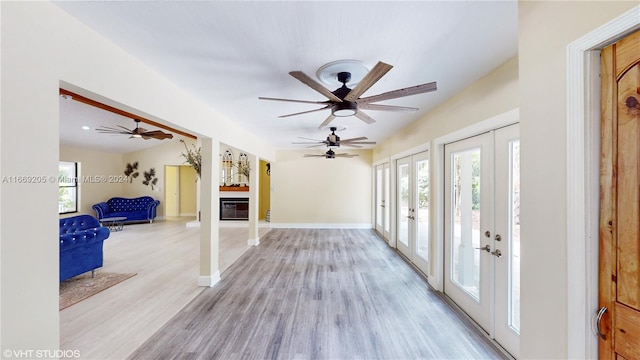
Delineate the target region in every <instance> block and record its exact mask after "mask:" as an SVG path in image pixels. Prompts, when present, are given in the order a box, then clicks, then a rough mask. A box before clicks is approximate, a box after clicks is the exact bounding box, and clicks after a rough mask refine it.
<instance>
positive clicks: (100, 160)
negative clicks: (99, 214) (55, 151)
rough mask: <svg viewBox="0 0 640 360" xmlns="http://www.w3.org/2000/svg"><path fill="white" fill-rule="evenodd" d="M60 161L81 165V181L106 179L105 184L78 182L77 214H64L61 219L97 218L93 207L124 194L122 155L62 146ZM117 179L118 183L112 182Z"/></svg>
mask: <svg viewBox="0 0 640 360" xmlns="http://www.w3.org/2000/svg"><path fill="white" fill-rule="evenodd" d="M60 161H72V162H79V163H80V174H79V175H80V179H82V178H83V177H87V176H90V177H91V178H92V179H94V178H96V177H99V176H100V177H102V178H105V179H106V181H105V182H83V181H81V180H80V181H78V190H79V194H80V203H79V206H78V212H77V213H71V214H64V215H61V216H60V217H69V216H75V215H79V214H89V215H92V216H96V213H95V212H94V211H93V209H92V208H91V206H92V205H93V204H97V203H99V202H102V201H105V200H108V199H109V198H111V197H113V196H120V195H121V194H122V185H123V184H122V183H120V182H119V179H120V175H122V154H117V153H109V152H104V151H97V150H92V149H85V148H74V147H67V146H60ZM110 179H115V180H117V181H110Z"/></svg>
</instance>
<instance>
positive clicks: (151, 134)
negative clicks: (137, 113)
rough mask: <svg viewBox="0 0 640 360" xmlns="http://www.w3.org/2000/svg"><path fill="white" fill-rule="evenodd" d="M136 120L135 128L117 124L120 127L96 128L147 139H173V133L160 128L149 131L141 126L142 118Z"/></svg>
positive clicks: (108, 132)
mask: <svg viewBox="0 0 640 360" xmlns="http://www.w3.org/2000/svg"><path fill="white" fill-rule="evenodd" d="M134 121H135V122H136V128H135V129H133V130H129V129H127V128H126V127H124V126H120V125H117V126H118V128H119V129H118V128H113V127H108V126H102V127H101V128H96V131H98V132H100V133H103V134H122V135H131V136H130V137H129V138H143V139H145V140H149V139H157V140H164V139H173V135H172V134H169V133H165V132H162V131H160V130H154V131H147V129H144V128H141V127H139V125H140V120H138V119H134Z"/></svg>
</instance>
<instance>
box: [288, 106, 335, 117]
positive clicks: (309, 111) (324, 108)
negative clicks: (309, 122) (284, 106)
mask: <svg viewBox="0 0 640 360" xmlns="http://www.w3.org/2000/svg"><path fill="white" fill-rule="evenodd" d="M329 107H330V106H325V107H322V108H320V109H314V110H307V111H302V112H298V113H293V114H287V115H280V116H278V117H279V118H285V117H289V116H295V115H302V114H308V113H312V112H316V111H322V110H326V109H328V108H329Z"/></svg>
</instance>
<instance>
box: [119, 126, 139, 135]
mask: <svg viewBox="0 0 640 360" xmlns="http://www.w3.org/2000/svg"><path fill="white" fill-rule="evenodd" d="M116 126H117V127H119V128H121V129H125V130H127V131H128V132H129V133H133V132H134V131H135V129H133V130H131V129H127V128H126V127H124V126H122V125H116Z"/></svg>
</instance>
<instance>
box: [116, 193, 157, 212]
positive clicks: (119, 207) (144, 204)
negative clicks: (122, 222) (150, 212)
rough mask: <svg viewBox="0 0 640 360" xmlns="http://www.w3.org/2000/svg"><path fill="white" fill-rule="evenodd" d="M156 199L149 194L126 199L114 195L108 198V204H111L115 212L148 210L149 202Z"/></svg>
mask: <svg viewBox="0 0 640 360" xmlns="http://www.w3.org/2000/svg"><path fill="white" fill-rule="evenodd" d="M153 202H154V200H153V198H152V197H149V196H142V197H139V198H133V199H124V198H119V197H114V198H111V199H109V200H107V204H108V205H109V208H110V211H111V212H113V213H117V212H132V211H133V212H135V211H143V212H144V211H147V208H148V207H149V204H151V203H153Z"/></svg>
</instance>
